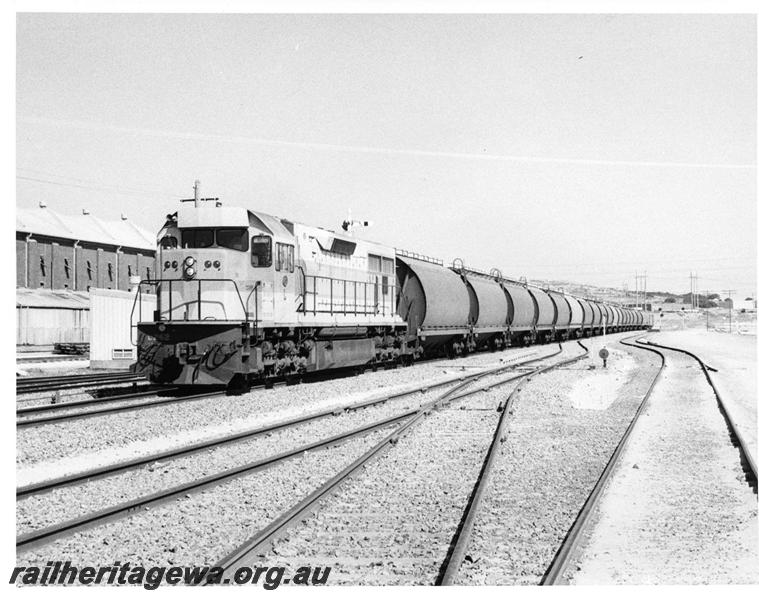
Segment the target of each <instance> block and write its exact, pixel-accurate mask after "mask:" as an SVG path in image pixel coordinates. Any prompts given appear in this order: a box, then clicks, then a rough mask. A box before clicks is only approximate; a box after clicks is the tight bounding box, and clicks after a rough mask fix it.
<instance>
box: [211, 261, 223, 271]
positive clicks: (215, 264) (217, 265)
mask: <svg viewBox="0 0 759 600" xmlns="http://www.w3.org/2000/svg"><path fill="white" fill-rule="evenodd" d="M213 266H214V267H216V268H217V269H218V268H219V267H220V266H221V263H220V262H219V261H218V260H215V261H213Z"/></svg>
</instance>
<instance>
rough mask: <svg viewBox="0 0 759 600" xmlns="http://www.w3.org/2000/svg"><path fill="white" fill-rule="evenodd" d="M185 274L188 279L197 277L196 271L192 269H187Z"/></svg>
mask: <svg viewBox="0 0 759 600" xmlns="http://www.w3.org/2000/svg"><path fill="white" fill-rule="evenodd" d="M184 274H185V275H186V276H187V277H195V269H193V268H192V267H187V268H186V269H185V270H184Z"/></svg>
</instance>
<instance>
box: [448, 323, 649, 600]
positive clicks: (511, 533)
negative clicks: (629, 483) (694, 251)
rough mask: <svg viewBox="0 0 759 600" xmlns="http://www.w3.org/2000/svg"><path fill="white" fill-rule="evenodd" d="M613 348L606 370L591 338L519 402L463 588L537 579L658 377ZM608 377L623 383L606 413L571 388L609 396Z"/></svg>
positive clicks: (643, 361)
mask: <svg viewBox="0 0 759 600" xmlns="http://www.w3.org/2000/svg"><path fill="white" fill-rule="evenodd" d="M619 337H624V335H622V336H617V337H616V338H615V339H619ZM610 338H611V336H610ZM608 345H609V346H610V350H611V352H612V354H611V357H610V360H609V362H608V368H607V373H603V372H600V371H599V369H600V367H601V361H600V359H599V358H598V357H597V353H598V350H599V349H600V348H601V347H602V346H603V340H601V339H594V340H589V342H588V346H589V348H590V350H591V359H590V360H588V361H583V362H581V363H576V364H575V365H572V366H571V367H569V368H568V369H562V370H557V371H553V372H550V373H547V374H545V375H543V376H541V377H540V378H538V379H535V380H534V381H533V382H532V383H531V384H530V385H529V386H528V387H527V388H525V390H524V391H523V392H522V393H521V394H520V395H519V396H517V398H516V401H515V405H514V415H513V416H512V418H511V420H510V421H509V422H508V424H507V431H508V433H507V437H506V440H505V442H504V443H503V444H502V445H501V447H500V451H499V454H498V456H497V460H496V461H495V464H494V469H493V472H492V473H491V479H490V485H489V486H488V489H487V490H486V492H485V494H484V496H483V500H482V503H481V505H480V511H479V512H478V515H477V519H476V521H475V524H474V529H473V532H472V537H471V539H470V543H469V546H468V550H467V554H468V558H467V559H466V560H465V561H464V564H463V565H462V566H461V569H460V571H459V575H458V579H457V583H459V584H488V585H524V584H537V583H539V582H540V579H541V578H542V576H543V574H544V573H545V571H546V569H547V568H548V565H549V564H550V562H551V560H552V558H553V556H554V554H555V552H556V551H557V550H558V547H559V545H560V543H561V540H562V539H563V538H564V536H565V535H566V532H567V531H568V529H569V527H570V526H571V524H572V522H573V521H574V519H575V517H576V516H577V513H578V512H579V510H580V508H581V507H582V504H583V503H584V501H585V499H586V498H587V495H588V494H589V492H590V490H591V489H592V486H593V485H594V484H595V482H596V480H597V479H598V477H599V475H600V474H601V471H602V470H603V468H604V466H605V464H606V461H607V460H608V458H609V457H610V456H611V454H612V452H613V449H614V447H615V446H616V444H617V443H618V441H619V438H620V437H621V435H622V433H623V432H624V429H625V428H626V427H627V425H628V423H629V421H630V419H631V418H632V416H633V414H634V412H635V410H636V409H637V407H638V406H639V404H640V401H641V400H642V398H643V395H644V393H645V390H646V388H647V386H648V384H649V383H650V381H651V380H652V378H653V376H654V374H655V371H656V364H655V361H653V360H652V358H651V355H649V353H647V352H646V353H644V352H642V351H641V352H639V353H638V352H635V354H634V355H633V357H634V363H633V364H630V363H629V362H628V361H626V360H617V358H618V357H619V355H620V353H622V352H626V350H624V347H623V346H618V345H617V344H616V342H614V341H612V339H609V340H608ZM589 366H592V367H596V368H595V369H592V370H589ZM608 372H616V375H615V376H616V377H619V378H623V379H624V385H623V386H620V387H619V388H618V390H619V395H618V396H617V398H616V399H615V400H614V401H613V402H612V403H611V404H610V405H609V406H608V408H606V409H605V410H604V409H603V408H602V407H601V406H602V404H601V403H598V402H595V401H588V402H587V403H586V405H588V406H591V407H592V408H577V407H576V405H577V397H576V392H574V390H576V389H578V388H579V389H583V390H585V392H586V393H587V394H595V393H596V392H598V393H599V394H601V395H604V394H606V393H608V387H609V386H608ZM594 381H595V383H596V384H597V386H594V385H593V383H592V382H594ZM573 400H574V402H573Z"/></svg>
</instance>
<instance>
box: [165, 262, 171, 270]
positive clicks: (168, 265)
mask: <svg viewBox="0 0 759 600" xmlns="http://www.w3.org/2000/svg"><path fill="white" fill-rule="evenodd" d="M170 266H171V261H170V260H167V261H166V262H165V263H163V268H164V269H168V268H169V267H170Z"/></svg>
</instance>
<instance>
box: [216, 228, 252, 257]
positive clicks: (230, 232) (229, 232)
mask: <svg viewBox="0 0 759 600" xmlns="http://www.w3.org/2000/svg"><path fill="white" fill-rule="evenodd" d="M216 245H217V246H221V247H222V248H229V249H230V250H240V251H241V252H247V251H248V230H247V229H217V230H216Z"/></svg>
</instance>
